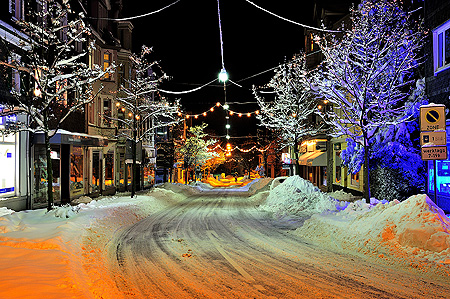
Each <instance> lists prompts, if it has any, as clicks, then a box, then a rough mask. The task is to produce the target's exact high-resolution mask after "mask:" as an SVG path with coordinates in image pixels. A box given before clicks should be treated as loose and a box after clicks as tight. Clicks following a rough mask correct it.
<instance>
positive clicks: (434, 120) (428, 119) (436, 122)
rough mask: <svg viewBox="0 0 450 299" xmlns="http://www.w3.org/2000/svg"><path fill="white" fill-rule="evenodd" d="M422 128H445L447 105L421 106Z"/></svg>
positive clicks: (424, 129)
mask: <svg viewBox="0 0 450 299" xmlns="http://www.w3.org/2000/svg"><path fill="white" fill-rule="evenodd" d="M420 130H421V131H423V132H426V131H435V130H445V105H426V106H421V107H420Z"/></svg>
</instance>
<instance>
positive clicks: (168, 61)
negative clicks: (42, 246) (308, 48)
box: [123, 0, 313, 136]
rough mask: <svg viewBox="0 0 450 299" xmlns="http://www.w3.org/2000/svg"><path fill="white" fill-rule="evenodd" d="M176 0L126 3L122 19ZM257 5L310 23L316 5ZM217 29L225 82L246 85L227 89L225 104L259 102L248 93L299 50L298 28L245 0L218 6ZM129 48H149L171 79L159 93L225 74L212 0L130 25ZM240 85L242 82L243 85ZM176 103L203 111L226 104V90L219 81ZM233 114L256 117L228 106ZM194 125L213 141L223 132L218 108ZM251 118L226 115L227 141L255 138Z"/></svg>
mask: <svg viewBox="0 0 450 299" xmlns="http://www.w3.org/2000/svg"><path fill="white" fill-rule="evenodd" d="M174 1H175V0H153V1H145V5H142V4H143V1H138V0H124V2H123V5H124V14H125V16H132V15H139V14H144V13H147V12H151V11H155V10H158V9H161V8H162V7H164V6H166V5H168V4H170V3H172V2H174ZM252 2H254V3H256V4H257V5H259V6H261V7H263V8H265V9H267V10H270V11H272V12H273V13H276V14H278V15H281V16H283V17H285V18H288V19H291V20H293V21H296V22H299V23H307V24H311V18H312V3H313V1H298V0H278V1H274V0H254V1H252ZM220 11H221V23H222V33H223V50H224V63H225V68H226V70H227V71H228V73H229V76H230V79H231V80H233V81H234V82H237V83H239V84H241V85H242V86H243V88H240V87H237V86H235V85H233V84H230V83H229V84H228V85H227V93H226V97H227V101H228V102H232V103H233V102H239V103H243V102H256V100H255V98H254V96H253V94H252V92H251V87H252V85H253V84H255V85H257V86H260V85H264V84H266V83H268V81H269V80H270V78H271V77H272V76H273V74H274V72H273V71H270V72H267V73H265V74H264V75H259V76H256V77H253V78H251V79H246V78H248V77H250V76H253V75H255V74H258V73H260V72H263V71H266V70H268V69H270V68H273V67H275V66H277V65H279V64H280V63H282V62H284V61H285V59H290V58H291V57H292V56H293V55H294V54H295V53H298V52H299V51H300V50H302V49H303V48H304V38H303V31H304V29H303V27H300V26H298V25H295V24H292V23H289V22H286V21H283V20H281V19H279V18H276V17H274V16H272V15H269V14H268V13H266V12H264V11H262V10H259V9H258V8H256V7H254V6H253V5H251V4H249V3H247V2H246V1H245V0H221V1H220ZM132 23H133V25H134V31H133V39H134V40H133V41H134V43H133V46H134V52H137V51H138V50H139V48H140V46H141V45H142V44H145V45H147V46H151V47H153V50H154V53H153V55H152V56H151V57H150V58H151V59H156V60H159V61H160V64H161V66H162V68H163V70H164V71H165V72H166V73H167V74H168V75H169V76H171V77H172V79H171V80H170V81H168V82H166V83H164V84H163V85H162V86H161V88H163V89H167V90H171V91H184V90H190V89H193V88H195V87H198V86H199V85H203V84H205V83H208V82H210V81H212V80H214V79H215V78H217V75H218V73H219V72H220V70H221V68H222V60H221V48H220V35H219V22H218V14H217V1H216V0H181V1H180V2H178V3H177V4H175V5H173V6H171V7H169V8H167V9H165V10H163V11H162V12H159V13H157V14H153V15H150V16H147V17H144V18H140V19H135V20H132ZM244 79H245V80H244ZM167 96H169V97H171V98H174V97H177V98H180V99H181V104H182V106H183V109H184V110H185V111H191V112H192V113H201V112H203V111H205V110H207V109H208V108H209V107H211V106H212V105H214V104H215V103H216V102H218V101H219V102H224V97H225V95H224V90H223V85H222V86H221V85H219V84H218V82H216V83H214V84H213V85H210V86H208V87H205V88H203V89H201V90H199V91H196V92H193V93H189V94H184V95H177V96H174V95H167ZM230 109H231V110H235V111H242V112H247V111H254V110H256V109H258V107H257V105H255V104H254V105H251V104H250V105H249V104H230ZM217 111H218V112H215V113H211V114H210V116H208V117H207V118H203V117H200V119H201V120H200V119H199V120H198V121H197V122H198V123H201V122H202V121H205V122H207V123H209V125H210V128H211V129H215V130H216V133H217V135H223V134H224V133H225V129H224V126H225V118H224V116H225V115H224V114H223V112H222V110H221V109H217ZM256 122H257V121H256V120H255V118H254V117H252V120H248V119H246V120H242V119H236V118H235V117H231V120H230V123H231V126H232V128H231V133H232V136H242V135H247V134H249V133H250V134H254V128H255V124H256Z"/></svg>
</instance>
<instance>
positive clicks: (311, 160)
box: [306, 152, 327, 166]
mask: <svg viewBox="0 0 450 299" xmlns="http://www.w3.org/2000/svg"><path fill="white" fill-rule="evenodd" d="M306 164H307V165H308V166H327V152H314V154H313V155H311V156H309V157H308V160H307V161H306Z"/></svg>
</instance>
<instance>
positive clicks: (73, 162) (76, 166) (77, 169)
mask: <svg viewBox="0 0 450 299" xmlns="http://www.w3.org/2000/svg"><path fill="white" fill-rule="evenodd" d="M83 191H84V182H83V148H81V147H78V146H74V147H72V152H71V154H70V193H71V195H72V196H74V195H81V194H83Z"/></svg>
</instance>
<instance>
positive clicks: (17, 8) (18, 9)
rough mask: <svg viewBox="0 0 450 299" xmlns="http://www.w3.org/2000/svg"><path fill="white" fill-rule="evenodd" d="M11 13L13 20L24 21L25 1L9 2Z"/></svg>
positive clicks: (12, 0) (11, 0)
mask: <svg viewBox="0 0 450 299" xmlns="http://www.w3.org/2000/svg"><path fill="white" fill-rule="evenodd" d="M9 13H10V14H11V15H12V16H13V18H15V19H17V20H22V19H23V15H24V9H23V0H9Z"/></svg>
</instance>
